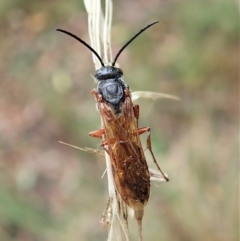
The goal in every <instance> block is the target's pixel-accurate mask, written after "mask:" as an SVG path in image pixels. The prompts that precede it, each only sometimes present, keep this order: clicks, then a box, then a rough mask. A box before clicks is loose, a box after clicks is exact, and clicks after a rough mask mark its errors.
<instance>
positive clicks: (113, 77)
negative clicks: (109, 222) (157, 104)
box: [57, 21, 158, 114]
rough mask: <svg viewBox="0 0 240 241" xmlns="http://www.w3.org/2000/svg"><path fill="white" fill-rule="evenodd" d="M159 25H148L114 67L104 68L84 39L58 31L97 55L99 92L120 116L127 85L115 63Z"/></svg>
mask: <svg viewBox="0 0 240 241" xmlns="http://www.w3.org/2000/svg"><path fill="white" fill-rule="evenodd" d="M156 23H158V21H156V22H153V23H151V24H149V25H147V26H146V27H145V28H143V29H141V30H140V31H139V32H138V33H137V34H135V35H134V36H133V37H132V38H131V39H130V40H128V42H127V43H126V44H124V45H123V47H122V48H121V49H120V50H119V51H118V53H117V55H116V57H115V59H114V61H113V63H112V66H104V63H103V60H102V59H101V57H100V56H99V54H98V53H97V52H96V51H95V50H94V49H93V48H92V47H91V46H90V45H89V44H87V43H86V42H84V41H83V40H82V39H80V38H79V37H77V36H76V35H74V34H72V33H70V32H68V31H66V30H62V29H57V31H60V32H63V33H65V34H68V35H70V36H71V37H73V38H75V39H77V40H78V41H79V42H81V43H82V44H83V45H85V46H86V47H87V48H88V49H90V50H91V52H92V53H94V54H95V56H96V57H97V58H98V60H99V62H100V63H101V65H102V68H101V69H99V70H97V72H96V74H95V77H96V79H97V80H98V92H99V93H100V94H101V95H102V97H103V99H104V100H105V101H106V102H107V103H109V104H110V106H111V107H112V109H113V110H114V112H115V114H118V113H120V112H121V105H122V102H123V101H124V90H125V88H126V85H125V84H124V81H123V80H122V76H123V72H122V70H121V69H118V68H116V67H114V66H115V63H116V61H117V59H118V57H119V55H120V54H121V53H122V51H123V50H124V49H125V48H126V47H127V46H128V45H129V44H130V43H131V42H132V41H133V40H134V39H135V38H136V37H137V36H138V35H140V34H141V33H142V32H143V31H145V30H146V29H148V28H149V27H151V26H152V25H154V24H156Z"/></svg>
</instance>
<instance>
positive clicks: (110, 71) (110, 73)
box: [95, 66, 123, 81]
mask: <svg viewBox="0 0 240 241" xmlns="http://www.w3.org/2000/svg"><path fill="white" fill-rule="evenodd" d="M122 76H123V72H122V70H121V69H119V68H116V67H113V66H106V67H105V66H104V67H102V68H101V69H98V70H97V71H96V74H95V78H96V79H97V80H98V81H101V80H107V79H112V78H120V77H122Z"/></svg>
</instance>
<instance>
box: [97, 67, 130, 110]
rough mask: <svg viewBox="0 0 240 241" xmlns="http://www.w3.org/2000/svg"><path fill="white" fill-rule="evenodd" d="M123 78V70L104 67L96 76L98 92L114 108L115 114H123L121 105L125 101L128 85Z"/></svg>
mask: <svg viewBox="0 0 240 241" xmlns="http://www.w3.org/2000/svg"><path fill="white" fill-rule="evenodd" d="M122 76H123V72H122V70H121V69H119V68H116V67H113V66H106V67H102V68H101V69H99V70H97V72H96V74H95V77H96V79H97V80H98V92H99V93H100V94H101V95H102V98H103V99H104V100H105V101H106V102H107V103H108V104H109V105H110V106H111V107H112V109H113V111H114V113H115V114H118V113H120V112H121V105H122V102H123V99H124V90H125V88H126V85H125V83H124V82H123V80H122Z"/></svg>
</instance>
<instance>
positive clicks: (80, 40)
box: [56, 28, 104, 67]
mask: <svg viewBox="0 0 240 241" xmlns="http://www.w3.org/2000/svg"><path fill="white" fill-rule="evenodd" d="M56 31H59V32H62V33H65V34H67V35H70V36H71V37H73V38H75V39H76V40H78V41H79V42H81V43H82V44H83V45H84V46H86V47H87V48H88V49H90V50H91V51H92V52H93V53H94V54H95V55H96V57H97V58H98V59H99V61H100V63H101V65H102V67H104V63H103V61H102V59H101V57H100V56H99V55H98V53H97V52H96V51H95V50H94V49H93V48H92V47H91V46H90V45H89V44H87V43H86V42H84V41H83V40H82V39H80V38H79V37H78V36H76V35H74V34H72V33H70V32H68V31H66V30H63V29H59V28H58V29H56Z"/></svg>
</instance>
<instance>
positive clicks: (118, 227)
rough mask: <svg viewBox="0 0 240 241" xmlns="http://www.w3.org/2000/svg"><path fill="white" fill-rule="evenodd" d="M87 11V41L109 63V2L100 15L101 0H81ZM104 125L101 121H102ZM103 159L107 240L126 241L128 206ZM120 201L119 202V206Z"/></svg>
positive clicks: (98, 67) (127, 237)
mask: <svg viewBox="0 0 240 241" xmlns="http://www.w3.org/2000/svg"><path fill="white" fill-rule="evenodd" d="M84 4H85V7H86V10H87V13H88V31H89V37H90V43H91V46H92V48H93V49H95V50H96V52H97V53H98V54H99V55H100V56H101V53H102V52H103V61H104V63H106V64H108V63H111V62H112V52H111V22H112V6H113V4H112V1H111V0H106V1H105V15H104V16H103V12H102V8H101V0H84ZM93 62H94V65H95V69H96V70H98V69H100V67H101V65H100V62H99V61H98V59H97V58H96V56H95V55H94V54H93ZM102 125H103V123H102ZM105 161H106V169H107V177H108V191H109V197H110V199H109V202H108V204H107V207H106V210H105V211H104V213H103V219H102V220H101V222H102V223H103V225H104V226H105V225H106V226H108V227H109V232H108V240H107V241H123V240H126V241H129V231H128V223H127V217H128V213H127V206H126V204H125V203H124V202H123V201H122V199H121V197H120V195H119V194H118V192H117V191H116V188H115V184H114V179H113V173H112V166H111V160H110V157H109V155H108V154H107V152H105ZM119 204H120V205H119Z"/></svg>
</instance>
